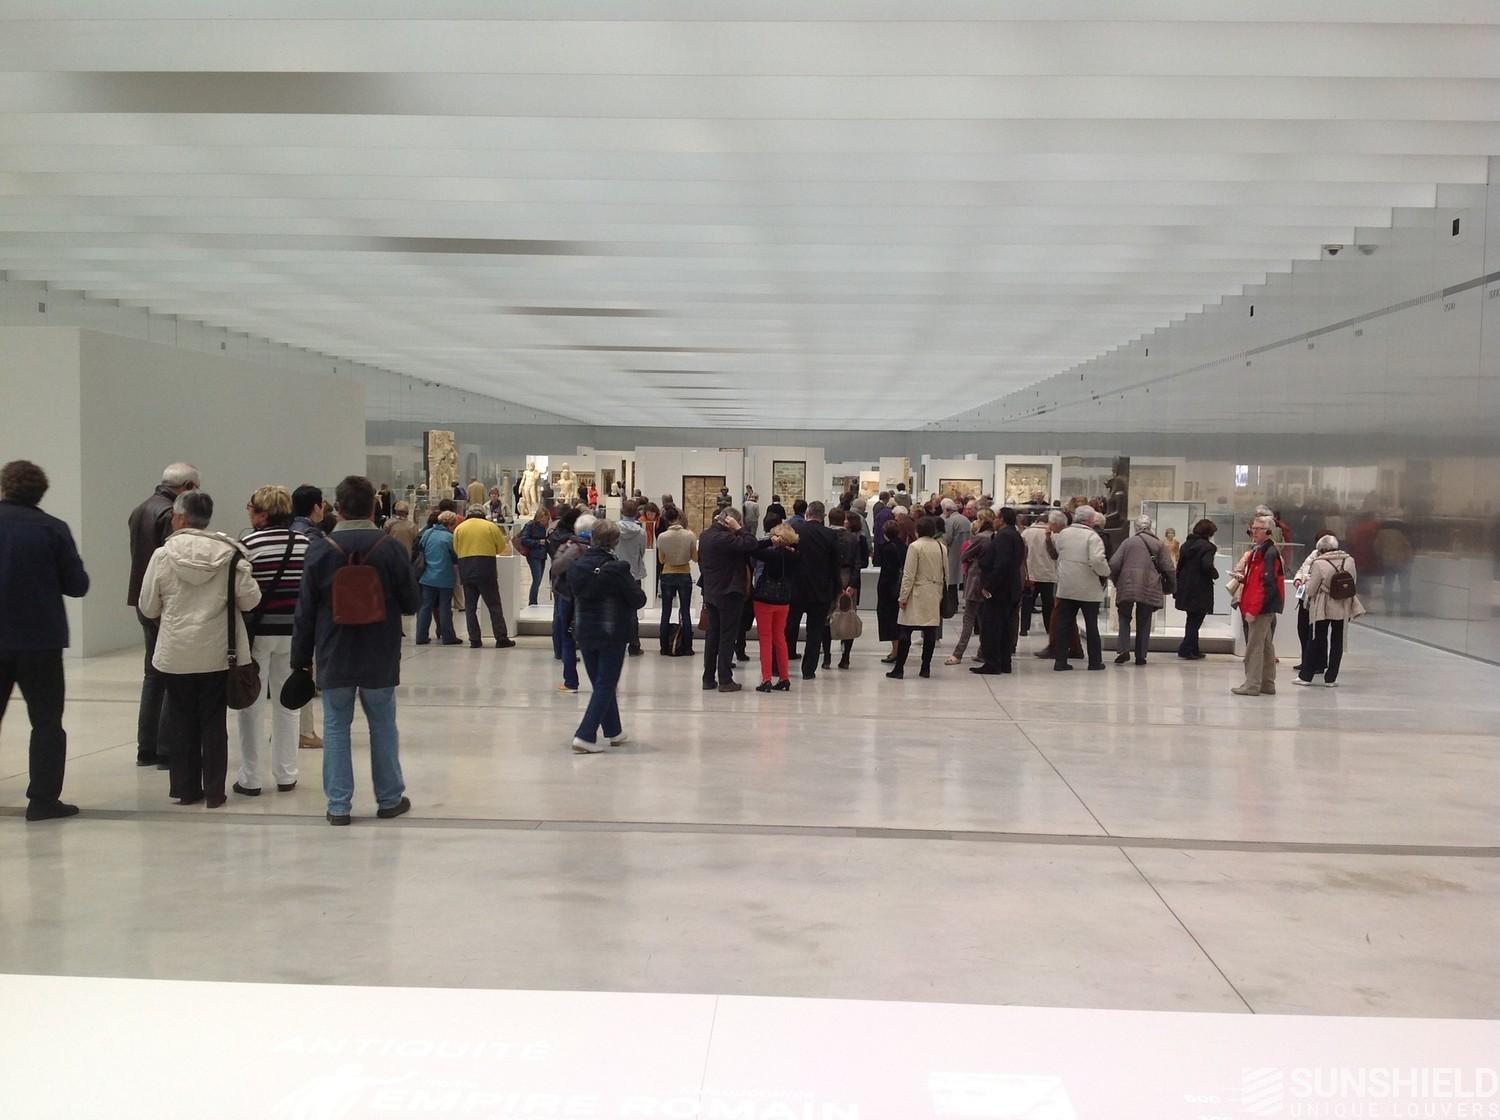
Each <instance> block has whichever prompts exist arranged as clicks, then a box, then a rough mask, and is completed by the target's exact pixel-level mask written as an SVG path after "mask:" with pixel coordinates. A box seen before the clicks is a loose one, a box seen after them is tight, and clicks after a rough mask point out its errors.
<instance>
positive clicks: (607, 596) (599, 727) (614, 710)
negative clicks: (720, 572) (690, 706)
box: [567, 519, 646, 754]
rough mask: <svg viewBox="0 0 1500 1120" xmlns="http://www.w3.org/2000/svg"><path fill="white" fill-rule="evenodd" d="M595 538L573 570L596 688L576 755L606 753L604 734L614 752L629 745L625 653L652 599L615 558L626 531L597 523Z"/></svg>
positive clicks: (572, 586)
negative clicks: (622, 690) (623, 716)
mask: <svg viewBox="0 0 1500 1120" xmlns="http://www.w3.org/2000/svg"><path fill="white" fill-rule="evenodd" d="M580 520H582V519H580ZM589 536H590V542H589V548H588V551H587V552H584V553H583V554H582V555H581V556H579V557H578V558H577V559H576V560H574V561H573V563H572V564H571V565H570V566H569V567H568V569H567V581H568V589H569V591H570V592H571V594H572V596H573V604H574V614H573V635H574V638H575V639H576V641H577V642H578V649H579V652H580V653H582V654H583V667H584V668H585V669H586V670H588V674H589V681H590V683H592V684H593V686H594V693H593V695H592V696H590V697H589V706H588V708H587V709H585V710H584V713H583V719H582V721H580V722H579V724H578V730H577V731H576V732H574V734H573V752H574V753H575V754H599V753H601V752H602V751H603V750H604V745H603V744H601V743H600V742H599V741H598V740H599V735H600V733H601V732H602V733H603V734H604V738H605V740H606V741H607V742H608V744H609V745H610V746H612V747H617V746H619V745H620V744H621V743H624V742H626V741H627V739H628V736H627V735H626V734H625V728H624V726H623V725H622V724H621V723H620V704H619V700H618V698H617V694H618V689H619V684H620V673H621V671H622V670H623V669H624V666H625V650H626V649H627V647H628V646H629V645H630V636H631V634H633V633H637V632H638V631H637V629H636V626H635V623H634V619H635V618H636V614H637V612H638V611H639V610H640V609H641V608H642V607H644V606H645V605H646V593H645V592H644V591H642V590H641V585H640V582H639V581H638V580H637V579H636V578H635V576H634V575H633V574H632V573H631V571H630V563H629V561H627V560H622V559H620V558H619V556H617V555H616V554H615V549H616V547H617V546H618V545H619V543H620V527H619V526H618V525H616V524H615V523H614V522H613V521H595V522H594V524H593V525H592V526H591V527H590V529H589Z"/></svg>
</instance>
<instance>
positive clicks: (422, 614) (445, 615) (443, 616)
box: [417, 583, 458, 642]
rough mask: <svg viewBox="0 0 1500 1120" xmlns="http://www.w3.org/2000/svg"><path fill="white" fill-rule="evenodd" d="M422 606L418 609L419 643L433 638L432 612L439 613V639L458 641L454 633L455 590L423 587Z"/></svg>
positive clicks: (424, 585)
mask: <svg viewBox="0 0 1500 1120" xmlns="http://www.w3.org/2000/svg"><path fill="white" fill-rule="evenodd" d="M421 589H422V605H421V606H420V607H419V608H417V641H418V642H426V641H430V640H431V638H432V633H431V632H432V612H433V611H434V610H435V611H437V623H438V637H439V638H440V639H441V640H442V641H445V642H456V641H458V637H457V635H455V634H454V633H453V588H451V587H428V586H427V585H426V584H425V583H424V584H422V585H421Z"/></svg>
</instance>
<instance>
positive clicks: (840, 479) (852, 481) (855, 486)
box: [833, 474, 859, 497]
mask: <svg viewBox="0 0 1500 1120" xmlns="http://www.w3.org/2000/svg"><path fill="white" fill-rule="evenodd" d="M833 493H834V496H835V497H842V496H843V495H845V494H849V493H854V494H858V493H859V475H857V474H836V475H834V476H833Z"/></svg>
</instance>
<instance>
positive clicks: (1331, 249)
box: [1323, 245, 1343, 257]
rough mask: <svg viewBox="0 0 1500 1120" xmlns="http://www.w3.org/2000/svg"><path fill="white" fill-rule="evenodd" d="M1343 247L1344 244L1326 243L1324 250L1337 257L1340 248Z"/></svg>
mask: <svg viewBox="0 0 1500 1120" xmlns="http://www.w3.org/2000/svg"><path fill="white" fill-rule="evenodd" d="M1342 248H1343V246H1342V245H1324V246H1323V252H1325V253H1327V254H1328V255H1329V256H1330V257H1336V256H1338V255H1339V250H1340V249H1342Z"/></svg>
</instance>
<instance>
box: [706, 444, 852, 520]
mask: <svg viewBox="0 0 1500 1120" xmlns="http://www.w3.org/2000/svg"><path fill="white" fill-rule="evenodd" d="M778 462H791V463H805V464H806V465H807V474H806V479H807V487H806V489H807V493H806V494H782V495H781V499H782V502H783V504H785V506H786V508H787V510H788V512H790V511H791V508H792V503H793V502H794V501H796V500H797V499H798V498H802V497H805V498H806V499H807V500H808V501H809V502H811V501H816V500H820V499H821V500H822V501H825V502H826V501H827V500H828V495H826V494H824V493H823V490H824V488H825V485H826V482H825V478H824V476H825V475H826V473H827V472H826V470H825V453H824V450H823V448H821V447H805V446H793V445H780V446H764V445H752V446H750V447H747V448H745V474H746V479H745V480H746V481H747V482H749V483H750V484H751V485H752V486H754V487H755V492H756V493H757V494H759V495H760V499H761V506H762V508H764V507H765V505H766V503H768V502H770V501H771V498H772V496H773V495H774V494H775V493H776V487H775V486H774V485H773V483H772V470H773V467H774V464H775V463H778ZM744 492H745V488H744V487H743V486H741V487H740V488H739V489H738V490H735V489H733V488H731V490H730V493H731V494H733V495H734V496H735V499H736V500H738V499H739V497H740V496H741V495H742V494H743V493H744Z"/></svg>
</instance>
